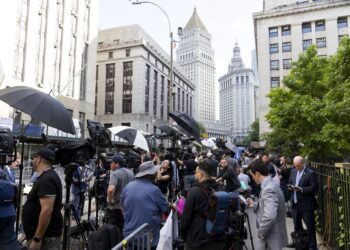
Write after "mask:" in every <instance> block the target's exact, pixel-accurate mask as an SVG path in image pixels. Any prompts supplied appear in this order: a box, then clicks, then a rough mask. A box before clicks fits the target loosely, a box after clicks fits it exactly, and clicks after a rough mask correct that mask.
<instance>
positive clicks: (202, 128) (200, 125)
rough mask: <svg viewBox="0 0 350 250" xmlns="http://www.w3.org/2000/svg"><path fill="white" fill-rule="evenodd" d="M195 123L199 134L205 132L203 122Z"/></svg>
mask: <svg viewBox="0 0 350 250" xmlns="http://www.w3.org/2000/svg"><path fill="white" fill-rule="evenodd" d="M197 123H198V127H199V132H200V133H201V134H203V133H205V132H206V131H205V127H204V125H203V123H201V122H197Z"/></svg>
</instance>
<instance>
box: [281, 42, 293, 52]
mask: <svg viewBox="0 0 350 250" xmlns="http://www.w3.org/2000/svg"><path fill="white" fill-rule="evenodd" d="M282 51H283V52H290V51H292V43H291V42H285V43H282Z"/></svg>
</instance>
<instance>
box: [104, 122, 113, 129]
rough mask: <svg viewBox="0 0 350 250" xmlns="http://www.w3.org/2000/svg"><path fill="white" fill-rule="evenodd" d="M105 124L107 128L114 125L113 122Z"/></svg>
mask: <svg viewBox="0 0 350 250" xmlns="http://www.w3.org/2000/svg"><path fill="white" fill-rule="evenodd" d="M103 126H104V127H105V128H106V129H107V128H111V127H112V126H113V124H112V123H105V124H103Z"/></svg>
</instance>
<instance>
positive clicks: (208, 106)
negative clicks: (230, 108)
mask: <svg viewBox="0 0 350 250" xmlns="http://www.w3.org/2000/svg"><path fill="white" fill-rule="evenodd" d="M176 58H177V64H178V65H179V66H180V67H181V68H182V69H183V71H184V73H185V75H186V76H187V78H188V79H189V80H190V81H191V82H192V83H193V84H194V85H195V86H196V90H195V102H194V106H193V114H194V118H195V119H196V120H197V121H199V122H202V123H203V124H204V126H205V127H207V126H206V122H214V121H215V65H214V50H213V49H212V44H211V35H210V34H209V32H208V31H207V29H206V27H205V26H204V24H203V22H202V20H201V19H200V18H199V16H198V14H197V11H196V8H195V9H194V11H193V15H192V17H191V18H190V20H189V21H188V23H187V24H186V26H185V28H184V29H183V33H182V35H180V42H179V47H178V49H177V51H176Z"/></svg>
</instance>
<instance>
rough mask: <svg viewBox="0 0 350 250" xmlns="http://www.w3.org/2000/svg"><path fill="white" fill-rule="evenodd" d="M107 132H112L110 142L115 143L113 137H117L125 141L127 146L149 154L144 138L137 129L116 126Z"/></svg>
mask: <svg viewBox="0 0 350 250" xmlns="http://www.w3.org/2000/svg"><path fill="white" fill-rule="evenodd" d="M108 130H109V131H111V132H112V141H115V136H118V137H120V138H121V139H123V140H126V141H127V142H128V143H129V144H132V145H134V146H135V147H138V148H141V149H143V150H146V151H148V152H149V147H148V143H147V140H146V138H145V137H144V136H143V135H142V133H141V132H140V131H138V130H137V129H135V128H130V127H126V126H116V127H112V128H108Z"/></svg>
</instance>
